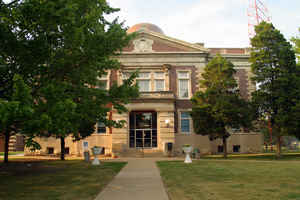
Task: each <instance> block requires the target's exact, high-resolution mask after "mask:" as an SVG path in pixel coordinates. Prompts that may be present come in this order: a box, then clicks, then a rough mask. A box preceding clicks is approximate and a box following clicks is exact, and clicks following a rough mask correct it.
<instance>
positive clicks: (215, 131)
mask: <svg viewBox="0 0 300 200" xmlns="http://www.w3.org/2000/svg"><path fill="white" fill-rule="evenodd" d="M235 73H236V70H235V69H234V65H233V64H232V63H231V62H230V61H228V60H227V59H225V58H223V57H221V56H220V55H217V56H216V57H215V58H213V59H212V60H211V61H210V62H209V63H208V64H207V66H206V67H205V68H204V73H203V74H202V77H203V80H201V81H200V88H201V90H200V91H198V92H196V93H195V95H194V96H193V98H192V103H193V107H192V112H191V116H192V119H193V122H194V123H193V124H194V129H195V132H196V133H197V134H201V135H208V136H209V138H210V139H211V140H215V139H217V138H220V139H222V141H223V150H224V151H223V152H224V157H225V158H226V157H227V138H228V137H229V136H230V132H231V129H232V128H240V127H250V126H251V116H252V115H251V107H250V104H249V103H248V102H247V101H246V100H244V99H243V98H241V96H240V93H239V90H238V89H237V87H238V85H237V82H236V80H235V78H234V74H235Z"/></svg>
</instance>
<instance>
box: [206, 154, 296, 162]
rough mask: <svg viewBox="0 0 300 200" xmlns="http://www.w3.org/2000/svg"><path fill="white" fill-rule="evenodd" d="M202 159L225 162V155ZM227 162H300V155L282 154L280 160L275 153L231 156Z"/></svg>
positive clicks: (209, 156)
mask: <svg viewBox="0 0 300 200" xmlns="http://www.w3.org/2000/svg"><path fill="white" fill-rule="evenodd" d="M201 158H202V159H217V160H224V158H223V154H219V155H208V156H202V157H201ZM226 160H266V161H267V160H269V161H275V160H277V161H289V160H290V161H293V160H294V161H300V153H282V156H281V158H280V159H277V158H276V154H275V153H261V154H230V155H228V158H227V159H226Z"/></svg>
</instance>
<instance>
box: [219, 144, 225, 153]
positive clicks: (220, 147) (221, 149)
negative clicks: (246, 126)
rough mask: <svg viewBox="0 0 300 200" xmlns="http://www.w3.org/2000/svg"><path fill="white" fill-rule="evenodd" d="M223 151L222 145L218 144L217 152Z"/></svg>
mask: <svg viewBox="0 0 300 200" xmlns="http://www.w3.org/2000/svg"><path fill="white" fill-rule="evenodd" d="M223 152H224V148H223V145H218V153H223Z"/></svg>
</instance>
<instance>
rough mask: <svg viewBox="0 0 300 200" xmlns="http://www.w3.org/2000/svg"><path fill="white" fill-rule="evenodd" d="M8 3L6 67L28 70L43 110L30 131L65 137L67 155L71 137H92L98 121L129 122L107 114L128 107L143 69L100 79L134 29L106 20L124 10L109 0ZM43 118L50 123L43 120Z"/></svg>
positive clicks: (38, 106)
mask: <svg viewBox="0 0 300 200" xmlns="http://www.w3.org/2000/svg"><path fill="white" fill-rule="evenodd" d="M2 5H5V6H3V7H5V8H6V9H3V14H4V16H5V17H4V18H3V21H4V23H3V25H2V30H1V29H0V36H1V35H4V36H5V38H4V39H2V40H0V41H1V44H0V46H1V45H2V44H3V46H2V47H0V48H1V49H0V51H1V50H3V51H4V53H3V54H1V57H2V60H4V62H5V63H6V64H7V66H9V67H6V72H13V73H16V72H17V71H21V72H22V73H23V74H24V75H23V76H24V77H26V79H24V80H26V81H27V82H28V83H29V85H30V87H32V95H33V97H34V102H35V105H34V109H35V110H36V112H35V116H34V119H33V120H32V121H31V123H30V126H28V127H27V131H28V132H31V133H32V135H31V137H34V136H40V137H49V136H54V137H56V138H60V139H61V159H62V160H63V159H64V140H65V138H66V137H67V136H69V135H70V136H72V137H73V138H74V140H79V139H82V138H84V137H87V136H89V135H90V134H92V133H93V132H94V127H95V124H96V123H97V122H98V121H102V122H104V123H105V124H106V125H107V126H113V127H120V126H122V125H123V124H124V122H123V121H120V122H116V121H113V120H110V119H107V117H106V113H107V112H108V111H110V110H111V109H115V110H117V111H118V112H124V111H126V108H125V106H124V104H126V103H128V102H129V101H130V99H132V98H136V97H137V95H138V90H137V86H133V78H134V77H135V76H136V74H134V75H133V76H131V77H130V78H129V79H128V80H127V81H124V83H123V84H122V85H119V86H118V85H117V83H112V84H111V87H110V89H109V90H105V89H103V88H102V87H101V81H100V80H99V77H102V76H103V75H105V74H106V73H107V71H109V70H111V71H114V70H117V69H119V66H120V63H119V62H118V61H117V60H116V59H113V57H114V56H116V55H118V54H119V52H120V51H121V50H122V49H123V47H125V46H126V45H128V43H129V41H130V40H131V39H132V37H133V36H134V35H127V34H126V29H125V28H124V27H123V23H119V22H118V20H117V19H115V20H113V21H112V22H109V21H107V20H106V19H105V17H104V16H105V15H109V14H111V13H113V12H116V11H118V9H114V8H111V7H110V6H109V5H108V4H107V2H106V1H103V0H92V1H91V0H80V1H78V0H56V1H40V0H27V1H25V0H23V1H22V0H19V1H14V3H11V4H9V5H8V4H4V3H2ZM7 35H9V36H10V37H8V36H7ZM14 47H18V48H17V49H20V51H13V48H14ZM20 69H21V70H20ZM3 74H5V73H3ZM3 80H4V79H3ZM6 85H8V87H9V84H6ZM95 86H99V87H95ZM40 119H46V120H44V121H46V122H47V123H45V124H44V125H43V126H41V120H40Z"/></svg>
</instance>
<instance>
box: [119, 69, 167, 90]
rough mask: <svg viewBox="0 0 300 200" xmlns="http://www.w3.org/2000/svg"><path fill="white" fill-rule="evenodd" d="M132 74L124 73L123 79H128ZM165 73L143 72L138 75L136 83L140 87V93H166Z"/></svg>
mask: <svg viewBox="0 0 300 200" xmlns="http://www.w3.org/2000/svg"><path fill="white" fill-rule="evenodd" d="M130 75H131V73H130V72H123V73H122V79H123V80H124V79H128V78H129V77H130ZM165 79H166V75H165V72H162V71H148V72H147V71H142V72H139V73H138V77H137V78H136V82H137V84H138V86H139V90H140V92H152V91H157V92H159V91H165V90H166V89H165V82H166V80H165Z"/></svg>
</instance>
